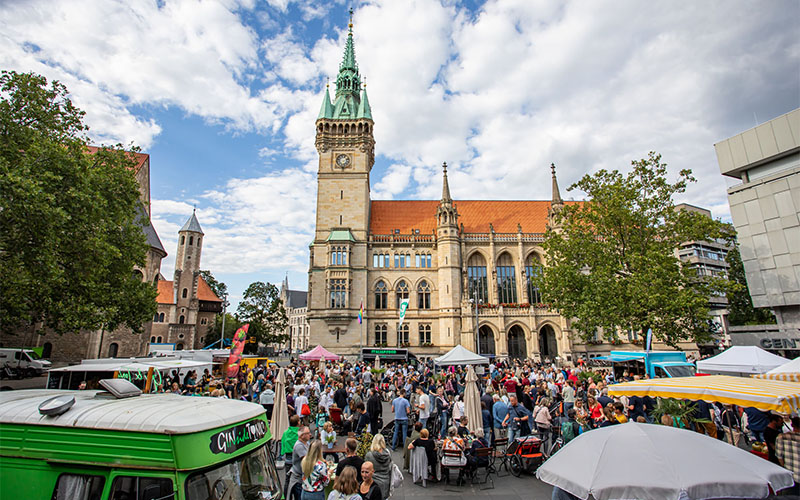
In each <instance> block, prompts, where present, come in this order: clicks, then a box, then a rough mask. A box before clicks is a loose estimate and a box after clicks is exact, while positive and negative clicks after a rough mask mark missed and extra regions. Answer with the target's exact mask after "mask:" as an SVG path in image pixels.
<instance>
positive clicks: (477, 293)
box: [467, 253, 489, 304]
mask: <svg viewBox="0 0 800 500" xmlns="http://www.w3.org/2000/svg"><path fill="white" fill-rule="evenodd" d="M467 279H468V285H469V298H471V299H474V298H477V299H478V301H479V302H483V303H484V304H486V303H488V302H489V294H488V293H487V287H486V260H484V258H483V256H482V255H481V254H479V253H476V254H473V255H472V257H470V258H469V262H467Z"/></svg>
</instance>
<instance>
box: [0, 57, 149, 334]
mask: <svg viewBox="0 0 800 500" xmlns="http://www.w3.org/2000/svg"><path fill="white" fill-rule="evenodd" d="M83 116H84V113H83V111H81V110H79V109H78V108H76V107H75V106H74V105H73V104H72V102H71V101H70V100H69V97H68V93H67V89H66V88H65V87H64V85H62V84H60V83H59V82H57V81H54V82H51V83H50V84H49V85H48V82H47V80H46V79H45V78H44V77H42V76H39V75H36V74H33V73H24V74H20V73H15V72H7V71H3V72H2V75H1V76H0V276H2V278H1V279H0V328H1V329H2V331H3V332H6V333H14V332H15V331H18V330H19V329H20V328H22V327H27V326H28V325H43V326H45V327H47V328H51V329H52V330H54V331H55V332H58V333H63V332H71V331H78V330H82V329H98V328H100V327H101V326H102V327H105V328H106V329H108V330H112V329H114V328H116V327H117V326H120V325H126V326H128V327H130V328H131V329H133V330H134V331H140V330H141V327H142V325H143V324H144V323H145V322H147V321H148V320H150V319H151V318H152V316H153V314H154V313H155V312H156V303H155V297H156V290H155V288H154V287H153V286H152V285H151V284H148V283H143V282H142V281H141V275H140V274H139V273H136V272H134V266H143V265H144V263H145V257H146V252H147V243H146V240H145V236H144V234H143V232H142V229H141V227H140V225H139V223H138V222H139V221H137V216H136V209H137V206H138V204H139V203H140V200H139V190H138V185H137V183H136V179H135V178H134V173H133V172H134V167H135V161H134V159H133V158H132V155H130V154H128V153H126V152H125V151H123V150H122V148H121V147H120V146H119V145H117V146H116V147H114V148H101V149H100V150H98V151H97V152H96V153H95V154H90V153H89V151H88V149H87V145H88V142H87V141H88V139H87V137H86V131H87V130H88V128H87V126H86V125H84V123H83ZM134 149H135V148H134Z"/></svg>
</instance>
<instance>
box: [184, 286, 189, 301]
mask: <svg viewBox="0 0 800 500" xmlns="http://www.w3.org/2000/svg"><path fill="white" fill-rule="evenodd" d="M188 295H189V289H188V288H184V289H183V298H184V299H185V298H186V297H187V296H188Z"/></svg>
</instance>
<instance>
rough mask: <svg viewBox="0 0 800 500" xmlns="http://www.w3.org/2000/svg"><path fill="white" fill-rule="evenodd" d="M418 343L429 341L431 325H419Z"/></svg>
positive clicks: (428, 342)
mask: <svg viewBox="0 0 800 500" xmlns="http://www.w3.org/2000/svg"><path fill="white" fill-rule="evenodd" d="M419 343H420V345H422V344H430V343H431V325H419Z"/></svg>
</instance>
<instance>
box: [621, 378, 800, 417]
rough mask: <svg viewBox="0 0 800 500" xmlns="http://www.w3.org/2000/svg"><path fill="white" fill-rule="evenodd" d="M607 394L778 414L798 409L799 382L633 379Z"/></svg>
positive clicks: (799, 401) (726, 379)
mask: <svg viewBox="0 0 800 500" xmlns="http://www.w3.org/2000/svg"><path fill="white" fill-rule="evenodd" d="M608 394H609V395H610V396H651V397H660V398H675V399H689V400H693V401H699V400H703V401H709V402H712V401H716V402H719V403H723V404H732V405H739V406H744V407H747V406H752V407H754V408H758V409H759V410H765V411H776V412H779V413H792V412H798V411H800V384H796V383H794V382H782V381H777V380H762V379H755V378H745V377H731V376H728V375H710V376H707V377H676V378H658V379H651V380H637V381H635V382H625V383H622V384H615V385H611V386H609V387H608Z"/></svg>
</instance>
